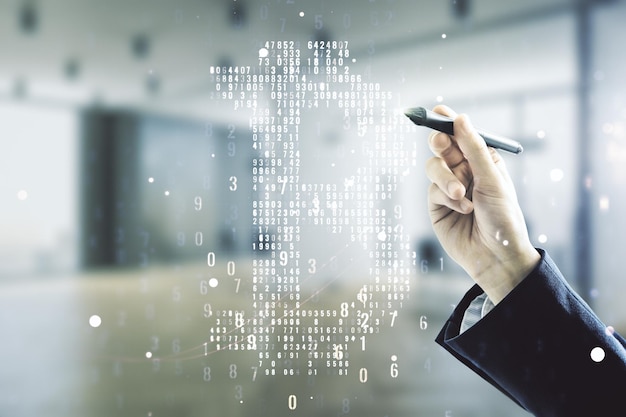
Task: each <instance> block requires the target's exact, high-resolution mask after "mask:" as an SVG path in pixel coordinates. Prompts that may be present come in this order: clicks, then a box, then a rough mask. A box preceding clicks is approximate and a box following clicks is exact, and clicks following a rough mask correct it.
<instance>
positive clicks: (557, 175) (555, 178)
mask: <svg viewBox="0 0 626 417" xmlns="http://www.w3.org/2000/svg"><path fill="white" fill-rule="evenodd" d="M564 176H565V173H564V172H563V170H562V169H559V168H554V169H553V170H552V171H550V179H551V180H552V182H559V181H561V180H562V179H563V177H564Z"/></svg>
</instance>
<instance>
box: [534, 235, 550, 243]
mask: <svg viewBox="0 0 626 417" xmlns="http://www.w3.org/2000/svg"><path fill="white" fill-rule="evenodd" d="M537 240H538V241H539V243H546V242H547V241H548V236H546V235H544V234H541V235H539V237H538V238H537Z"/></svg>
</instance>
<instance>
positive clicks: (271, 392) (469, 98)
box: [0, 0, 626, 417]
mask: <svg viewBox="0 0 626 417" xmlns="http://www.w3.org/2000/svg"><path fill="white" fill-rule="evenodd" d="M624 18H626V3H625V2H623V1H618V0H613V1H611V0H604V1H601V0H596V1H592V0H587V1H585V0H578V1H574V0H529V1H524V2H516V1H512V0H510V1H497V0H454V1H448V0H447V1H439V0H437V1H436V0H426V1H425V0H420V1H408V0H369V1H356V0H354V1H347V0H344V1H327V0H314V1H306V2H305V1H303V0H293V1H289V0H272V1H254V0H223V1H217V0H176V1H144V0H137V1H119V0H115V1H109V2H94V1H78V0H54V1H37V0H4V1H2V2H0V170H1V172H2V180H1V181H0V202H1V204H0V206H1V207H2V216H0V222H1V224H2V227H1V229H0V230H1V231H2V232H1V233H0V260H1V262H0V369H1V371H0V415H11V416H32V415H48V416H53V415H59V416H60V415H64V416H67V415H93V416H100V415H102V416H104V415H139V416H159V415H177V416H183V415H189V416H196V415H198V416H199V415H203V416H209V415H211V416H212V415H242V416H243V415H252V413H255V415H256V414H258V413H262V414H267V415H269V414H270V413H273V414H278V415H287V414H288V413H289V412H292V413H293V414H294V415H298V412H300V413H301V414H299V415H309V414H306V413H305V412H304V411H303V407H304V406H303V404H304V403H305V402H306V401H308V399H307V400H306V401H305V400H304V399H303V397H302V396H300V395H299V396H298V397H297V398H298V401H299V403H298V405H299V407H300V408H299V409H296V410H290V408H294V407H292V406H294V405H295V404H292V403H289V401H292V400H291V398H296V397H289V393H290V392H292V391H290V390H291V389H297V388H293V387H294V385H296V384H298V383H300V379H290V377H287V376H286V377H282V378H274V379H271V378H268V379H265V380H264V379H263V378H259V380H256V381H255V382H254V383H249V382H246V383H242V382H238V381H233V379H234V378H232V372H231V373H230V374H229V373H228V370H229V364H235V363H239V362H238V361H240V360H241V358H242V357H244V356H245V357H246V360H248V359H250V358H248V357H247V356H246V355H250V353H249V352H248V353H245V352H237V353H233V352H226V353H224V354H223V358H222V359H219V360H223V362H224V364H225V365H224V366H223V367H222V368H223V369H224V371H223V372H222V374H219V373H217V372H218V371H216V370H215V369H218V368H219V367H218V366H217V365H215V366H214V372H215V375H214V377H213V379H212V381H211V384H212V385H210V386H207V385H206V384H205V382H206V379H205V380H203V372H205V371H204V369H205V368H206V366H207V363H205V362H202V360H203V358H202V357H201V356H202V355H200V358H197V357H193V358H190V359H188V360H176V358H177V357H178V358H182V357H185V355H183V354H181V352H184V351H185V349H192V347H193V346H201V345H202V343H203V341H204V339H203V338H206V335H205V334H203V333H202V332H204V331H205V328H204V327H202V326H203V324H202V321H201V320H200V319H199V317H200V316H201V314H200V313H201V312H202V306H203V301H202V299H201V296H202V295H203V294H201V291H198V282H199V280H198V277H201V278H203V277H205V275H204V274H206V272H204V269H203V267H206V257H207V251H208V250H209V249H207V248H210V250H211V251H212V252H214V253H215V254H216V256H217V257H218V260H219V261H218V262H220V261H221V260H223V259H236V260H237V262H238V263H237V265H238V268H239V270H238V271H237V273H238V274H240V276H241V278H240V279H243V280H245V279H246V277H247V276H249V274H250V272H249V271H246V270H245V267H244V266H243V265H246V260H248V259H251V258H252V256H253V255H252V251H251V249H250V247H251V246H250V244H251V240H252V220H251V216H250V201H251V200H252V197H251V195H252V191H251V189H252V188H251V182H252V171H251V166H250V161H251V158H252V149H251V140H250V137H251V136H250V132H249V129H248V125H249V114H248V113H246V112H243V111H233V109H232V105H231V104H229V103H226V102H225V101H221V100H213V99H211V97H210V92H211V91H214V90H215V87H214V83H212V82H211V78H210V76H209V68H210V67H211V66H229V65H253V66H254V65H256V58H257V56H258V51H259V48H260V47H261V46H262V45H263V43H264V42H265V41H266V40H289V39H294V40H299V41H302V42H306V41H307V40H315V39H329V40H348V41H349V44H350V53H351V54H352V57H353V58H354V62H353V63H351V64H350V66H351V71H352V73H360V74H366V76H367V77H368V80H369V81H371V82H377V83H380V85H381V88H382V89H384V90H385V91H390V92H392V93H393V96H394V102H395V103H396V105H397V106H399V107H411V106H415V105H423V106H426V107H432V106H434V105H435V104H437V103H444V104H447V105H449V106H451V107H453V108H455V109H457V110H458V111H461V112H466V113H468V114H470V115H471V117H472V119H473V121H474V124H475V125H478V126H481V127H483V128H485V129H487V130H491V131H494V132H498V133H499V134H502V135H506V136H510V137H513V138H515V139H518V140H519V141H521V142H522V143H523V144H524V146H525V152H524V153H523V154H522V155H521V156H508V155H507V156H506V157H505V158H506V162H507V164H508V167H509V169H510V170H511V172H512V175H513V177H514V181H515V183H516V185H517V190H518V196H519V198H520V203H521V205H522V208H523V210H524V212H525V214H526V218H527V222H528V226H529V231H530V235H531V239H532V241H533V243H534V244H535V245H536V246H539V247H543V248H546V249H547V250H548V251H549V252H550V253H551V255H552V257H553V258H554V259H555V260H556V262H557V263H558V264H559V266H560V267H561V269H562V271H563V272H564V274H565V276H566V277H567V279H568V280H569V281H570V282H571V283H572V285H573V286H574V287H575V288H576V289H577V290H578V291H579V292H580V293H581V294H582V295H583V297H584V298H585V299H586V300H588V301H589V302H590V303H591V304H592V306H593V308H594V309H595V310H596V311H597V313H598V314H599V316H600V317H601V318H602V319H603V320H604V321H605V323H606V324H607V325H612V326H614V327H615V328H616V329H617V330H620V331H621V332H626V308H625V307H624V303H623V302H622V300H621V295H622V294H624V293H626V278H625V277H624V276H623V271H624V268H623V265H622V264H621V260H622V259H623V257H624V254H625V253H624V247H626V246H625V243H626V240H625V239H626V238H625V237H624V236H626V222H625V221H624V219H623V213H624V212H625V211H626V193H625V190H626V188H625V187H626V81H625V80H624V77H623V74H624V73H625V72H626V57H625V55H624V53H623V42H622V41H623V40H624V39H626V29H625V28H624V25H623V21H624ZM318 117H319V118H320V119H321V120H325V122H324V123H323V124H322V125H320V124H318V125H317V126H316V127H317V128H318V129H319V130H321V132H320V133H319V134H318V135H316V137H315V138H313V139H311V140H308V139H305V138H304V136H303V139H301V141H302V145H301V146H302V149H303V150H306V152H304V151H303V152H302V155H301V161H302V170H303V172H307V173H308V174H307V175H308V180H309V182H316V181H315V180H314V178H315V174H316V170H315V167H316V164H317V163H318V158H319V155H320V153H321V154H333V153H335V152H340V151H341V149H340V148H341V147H342V146H347V147H349V146H353V145H354V138H352V137H345V138H344V137H342V135H346V132H345V130H344V129H342V127H341V123H342V119H341V116H339V117H337V115H336V113H333V112H332V111H330V110H329V112H328V115H324V114H322V115H319V114H318ZM303 119H304V117H303ZM334 121H336V122H337V124H336V125H334V124H333V122H334ZM309 127H311V129H313V127H312V126H309ZM427 135H428V132H427V131H426V130H416V131H415V135H414V136H415V137H414V138H411V140H414V141H416V142H418V144H417V145H411V146H415V147H416V149H417V150H418V152H417V156H416V158H417V163H416V164H415V167H413V168H412V169H411V171H410V173H408V175H406V177H405V179H404V183H403V185H402V187H401V189H400V190H399V191H398V193H396V194H395V195H394V203H396V204H400V205H402V206H403V207H404V216H403V222H404V226H405V228H406V230H407V231H408V232H409V233H410V236H411V244H412V245H413V246H414V247H415V248H416V251H417V253H418V257H419V258H420V259H427V260H430V261H431V262H434V263H437V262H439V261H438V260H439V257H440V256H443V255H440V254H439V253H438V249H437V247H436V245H434V244H433V236H432V232H431V229H430V224H429V222H428V216H427V213H426V211H425V198H426V197H425V196H426V189H427V186H428V184H427V180H426V178H425V176H424V175H423V162H424V161H425V160H426V159H427V158H428V157H429V155H428V149H427V147H426V144H425V138H426V137H427ZM307 140H308V141H307ZM313 140H316V141H317V142H314V141H313ZM351 168H352V167H350V166H348V167H344V171H348V172H349V171H350V169H351ZM354 168H356V167H354ZM321 171H324V170H319V171H318V172H317V174H319V175H320V179H319V180H318V181H317V182H320V183H322V182H323V183H328V182H329V181H330V180H332V175H331V176H330V177H329V173H328V172H327V171H326V172H321ZM232 176H236V177H237V183H238V184H239V187H240V188H239V189H238V192H237V193H232V192H229V189H228V185H229V181H228V180H229V178H230V177H232ZM197 197H201V204H202V210H201V211H198V210H194V209H197V208H198V204H200V200H196V198H197ZM407 213H410V215H409V214H407ZM198 232H200V233H201V238H200V239H201V240H202V242H201V243H202V244H201V245H198V244H197V243H198V239H199V237H198V236H199V235H198ZM320 239H322V237H320ZM308 244H309V246H313V247H315V246H318V247H319V250H323V248H322V247H323V246H324V245H325V243H324V242H323V241H321V240H315V241H313V242H308ZM240 265H241V267H239V266H240ZM431 265H432V263H431ZM223 267H224V271H226V268H227V266H226V265H225V263H224V265H223ZM431 269H432V268H431ZM435 269H438V268H435ZM329 274H330V275H332V271H331V272H329ZM360 278H361V277H342V279H341V280H340V281H338V282H342V283H343V284H342V285H340V284H337V283H336V284H335V285H336V286H335V287H333V290H332V291H328V292H321V293H320V294H319V302H320V304H319V305H320V306H322V305H324V303H325V300H327V301H328V303H329V304H328V305H333V306H334V308H336V305H334V304H332V303H333V302H335V301H336V300H337V299H341V296H342V294H344V293H346V294H348V293H352V291H353V290H354V288H358V285H359V279H360ZM329 279H330V280H333V277H332V276H330V277H329ZM411 281H412V290H411V300H410V303H407V306H405V311H403V312H402V317H403V320H402V321H401V322H400V328H395V329H393V331H389V332H388V333H387V334H386V335H383V336H381V337H380V343H378V344H377V345H375V346H372V347H371V349H369V350H368V352H367V353H368V355H370V356H369V357H368V359H367V360H369V361H371V362H377V361H379V360H380V361H383V362H384V361H387V362H388V361H389V357H390V352H391V353H393V354H394V355H395V354H397V357H398V358H400V359H399V360H402V361H404V362H402V363H401V366H402V368H401V370H402V373H401V374H400V378H399V379H398V380H394V381H388V380H387V379H388V378H387V379H385V378H383V377H380V378H379V379H378V380H376V374H374V373H373V372H372V373H371V375H370V381H368V384H362V383H360V382H359V381H358V380H355V379H354V378H352V379H342V378H341V377H339V376H336V377H329V378H328V380H323V381H324V383H323V384H327V385H323V384H322V383H321V382H318V385H317V388H310V387H309V388H310V391H306V390H304V389H303V390H304V391H302V392H305V391H306V392H311V401H313V398H314V397H315V401H316V404H317V405H316V406H311V407H310V409H311V410H312V411H311V415H339V414H346V415H349V414H358V415H372V416H380V417H383V416H386V415H388V416H405V415H406V416H408V415H417V416H422V415H423V416H441V417H444V416H446V417H450V416H454V417H457V416H503V415H506V416H523V415H527V414H526V413H524V412H523V411H521V410H520V409H519V408H518V407H517V406H515V405H514V404H513V403H511V402H510V401H509V400H508V399H506V398H505V397H504V396H503V395H502V394H500V393H499V392H497V391H496V390H495V389H494V388H492V387H490V386H488V385H487V384H486V383H484V382H483V381H482V380H480V378H478V377H477V376H475V375H472V374H471V373H470V372H469V371H467V370H466V369H464V368H463V367H462V366H460V365H458V364H457V363H456V362H455V360H454V359H453V358H452V357H451V356H449V355H448V354H446V353H443V352H442V351H441V349H439V348H438V347H437V346H436V345H435V344H434V342H433V339H434V337H435V335H436V333H437V331H438V330H439V328H440V327H441V325H442V324H443V322H444V320H445V319H446V317H447V315H448V314H449V313H450V311H451V305H452V304H454V303H456V302H457V301H458V300H459V299H460V297H461V296H462V294H463V293H464V291H465V290H466V289H467V288H469V286H470V285H471V283H470V281H469V279H468V278H466V277H464V276H463V274H462V272H461V271H460V270H459V269H458V268H455V267H454V266H453V265H452V264H451V263H449V261H448V260H446V264H445V268H443V271H441V270H438V271H432V270H431V271H430V272H428V273H426V272H425V271H424V270H423V269H420V268H419V267H418V268H415V270H414V276H412V277H411ZM331 293H332V294H331ZM248 302H249V300H248V299H243V298H242V297H238V296H236V295H235V294H233V293H232V291H231V292H226V291H225V292H224V293H222V294H221V298H220V300H219V301H218V302H216V304H215V306H216V307H215V308H223V309H235V308H237V306H241V305H245V304H246V303H248ZM220 306H221V307H220ZM320 308H321V307H320ZM327 308H331V307H327ZM422 316H424V317H428V326H427V328H425V327H426V326H423V323H420V317H422ZM90 318H93V319H92V320H96V322H94V321H90ZM98 319H100V320H102V324H101V325H100V322H98ZM420 325H422V327H424V328H420ZM385 341H386V342H385ZM391 341H393V342H391ZM181 346H182V347H181ZM392 347H393V351H392ZM148 351H149V352H150V354H152V352H154V354H155V355H159V356H163V357H171V358H173V359H172V360H171V361H167V360H164V361H161V362H159V361H154V360H152V361H150V360H149V359H150V358H146V359H147V360H146V361H144V362H142V361H140V360H137V361H136V362H135V361H134V359H132V360H129V359H128V358H142V355H144V352H148ZM398 352H400V353H398ZM179 354H180V355H179ZM177 355H178V356H177ZM192 356H193V355H192ZM381 358H384V359H381ZM250 360H251V361H254V357H252V358H251V359H250ZM242 366H243V365H242ZM385 366H387V364H386V363H385ZM247 368H248V371H249V369H250V367H249V366H248V367H247ZM230 370H231V371H232V368H230ZM204 376H205V377H206V373H204ZM294 381H295V382H294ZM303 381H304V382H303V383H307V380H306V378H305V379H303ZM309 382H310V381H309ZM243 390H245V392H244V393H243V394H242V391H243ZM333 391H338V392H340V393H339V394H337V395H338V397H337V398H335V399H333V398H332V395H333V394H332V393H333ZM294 392H295V391H294ZM298 392H300V391H298ZM242 395H243V398H245V399H246V400H247V403H250V404H255V407H258V404H262V406H263V408H261V409H258V408H246V404H243V401H242V402H241V403H240V402H238V401H234V400H239V399H240V397H241V396H242ZM324 395H325V397H324ZM238 396H239V397H238ZM318 396H319V397H318ZM357 397H358V398H357ZM323 398H326V402H324V401H323ZM359 398H367V400H363V403H362V404H366V405H367V407H365V406H364V409H359V408H358V407H359V404H361V403H360V402H359V401H360V400H359ZM346 399H350V401H351V403H350V404H352V408H350V407H346V402H345V400H346ZM259 410H260V411H259Z"/></svg>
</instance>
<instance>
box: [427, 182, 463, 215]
mask: <svg viewBox="0 0 626 417" xmlns="http://www.w3.org/2000/svg"><path fill="white" fill-rule="evenodd" d="M428 202H429V204H430V210H431V211H435V210H437V209H439V208H441V207H444V206H445V207H448V208H449V209H451V210H454V211H456V212H458V213H461V214H468V213H471V212H472V210H473V209H474V206H473V203H472V202H471V201H470V200H468V199H467V198H465V197H464V198H462V199H460V200H456V199H453V198H450V196H449V195H448V194H447V193H446V192H444V191H443V190H442V189H441V188H440V187H439V186H438V185H437V184H435V183H433V184H431V185H430V188H429V189H428Z"/></svg>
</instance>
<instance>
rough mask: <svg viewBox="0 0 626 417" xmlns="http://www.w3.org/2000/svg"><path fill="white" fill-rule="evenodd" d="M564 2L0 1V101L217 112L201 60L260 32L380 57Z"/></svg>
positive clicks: (223, 57) (241, 59)
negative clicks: (339, 43)
mask: <svg viewBox="0 0 626 417" xmlns="http://www.w3.org/2000/svg"><path fill="white" fill-rule="evenodd" d="M570 3H572V2H571V1H569V0H526V1H524V2H519V1H514V0H506V1H501V0H474V1H471V2H470V1H469V0H454V1H442V0H420V1H410V0H335V1H332V0H313V1H311V0H307V1H306V2H305V1H304V0H261V1H254V0H222V1H217V0H177V1H172V0H109V1H106V2H105V1H95V0H49V1H43V0H40V1H36V0H22V1H19V0H0V97H1V98H3V99H8V100H14V99H19V100H25V101H32V102H35V103H43V104H50V105H70V106H86V105H90V104H93V103H99V104H101V105H106V106H113V107H125V108H137V109H151V110H156V111H161V112H166V113H173V114H188V115H197V116H201V115H203V114H205V112H206V111H207V110H208V109H209V108H211V109H213V110H212V111H218V112H219V105H216V104H215V103H209V101H207V97H208V96H207V92H208V91H209V90H210V89H211V88H212V85H211V81H210V77H209V68H210V66H212V65H222V64H226V65H229V64H235V65H255V61H256V58H257V54H258V50H259V48H260V47H261V46H262V44H263V42H264V41H266V40H278V39H295V40H302V41H306V40H310V39H316V38H325V39H345V40H349V42H350V49H351V50H352V51H353V53H354V55H353V56H354V57H358V58H359V59H361V58H366V59H368V60H376V59H381V60H382V59H385V57H384V53H385V51H386V50H391V49H393V47H394V45H402V48H403V51H401V52H404V50H410V49H411V48H412V47H413V48H420V42H421V44H424V43H427V42H435V41H436V40H437V39H439V38H441V35H442V34H444V33H470V32H471V31H472V29H473V28H477V27H480V26H481V25H482V24H484V23H485V22H496V21H498V20H501V19H506V18H508V17H510V16H523V15H524V14H528V13H531V14H532V13H535V12H536V11H537V10H539V11H540V12H545V11H546V10H550V9H551V8H552V9H554V8H556V9H559V8H563V7H567V6H568V5H570ZM503 21H506V20H503ZM449 41H451V40H449ZM413 45H414V46H413ZM395 53H398V51H395ZM391 67H392V66H391ZM216 106H217V107H216Z"/></svg>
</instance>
